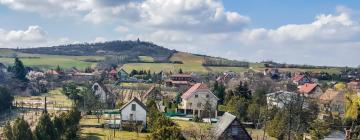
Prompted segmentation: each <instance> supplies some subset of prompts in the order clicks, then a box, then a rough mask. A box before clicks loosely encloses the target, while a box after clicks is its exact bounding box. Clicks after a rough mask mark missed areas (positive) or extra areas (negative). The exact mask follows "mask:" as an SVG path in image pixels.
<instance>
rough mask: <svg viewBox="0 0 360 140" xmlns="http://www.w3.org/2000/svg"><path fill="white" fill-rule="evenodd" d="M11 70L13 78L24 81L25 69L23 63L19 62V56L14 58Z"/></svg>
mask: <svg viewBox="0 0 360 140" xmlns="http://www.w3.org/2000/svg"><path fill="white" fill-rule="evenodd" d="M12 72H13V73H14V75H15V78H17V79H19V80H22V81H26V80H27V79H26V74H27V72H26V69H25V67H24V65H23V63H22V62H21V60H20V59H19V58H15V63H14V67H13V68H12Z"/></svg>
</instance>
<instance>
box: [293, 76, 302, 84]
mask: <svg viewBox="0 0 360 140" xmlns="http://www.w3.org/2000/svg"><path fill="white" fill-rule="evenodd" d="M304 77H305V75H296V76H295V77H294V78H293V81H295V82H298V81H300V80H301V79H303V78H304Z"/></svg>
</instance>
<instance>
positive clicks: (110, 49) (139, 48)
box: [16, 40, 175, 60]
mask: <svg viewBox="0 0 360 140" xmlns="http://www.w3.org/2000/svg"><path fill="white" fill-rule="evenodd" d="M16 51H18V52H22V53H30V54H47V55H67V56H96V55H102V56H103V55H126V56H128V57H132V58H135V57H138V56H143V55H147V56H151V57H153V58H154V59H155V60H166V59H168V58H169V57H170V56H171V55H172V54H173V53H174V52H175V50H170V49H167V48H164V47H161V46H158V45H156V44H153V43H150V42H143V41H139V40H138V41H109V42H103V43H83V44H68V45H60V46H53V47H39V48H27V49H18V50H16Z"/></svg>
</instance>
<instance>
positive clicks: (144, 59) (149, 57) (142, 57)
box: [139, 56, 154, 62]
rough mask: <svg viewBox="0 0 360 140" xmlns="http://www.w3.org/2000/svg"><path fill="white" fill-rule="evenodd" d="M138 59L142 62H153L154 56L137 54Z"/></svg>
mask: <svg viewBox="0 0 360 140" xmlns="http://www.w3.org/2000/svg"><path fill="white" fill-rule="evenodd" d="M139 59H140V61H142V62H154V58H152V57H151V56H139Z"/></svg>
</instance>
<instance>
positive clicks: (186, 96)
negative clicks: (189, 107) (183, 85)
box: [181, 83, 209, 99]
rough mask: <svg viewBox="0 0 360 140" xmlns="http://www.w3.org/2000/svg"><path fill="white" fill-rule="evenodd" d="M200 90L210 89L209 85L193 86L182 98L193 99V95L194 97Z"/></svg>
mask: <svg viewBox="0 0 360 140" xmlns="http://www.w3.org/2000/svg"><path fill="white" fill-rule="evenodd" d="M200 89H209V88H208V87H207V85H205V84H202V83H196V84H195V85H193V86H192V87H191V88H189V89H188V90H187V91H186V92H185V93H184V94H183V95H182V96H181V98H183V99H187V98H189V97H191V95H193V93H194V92H196V91H197V90H200Z"/></svg>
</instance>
